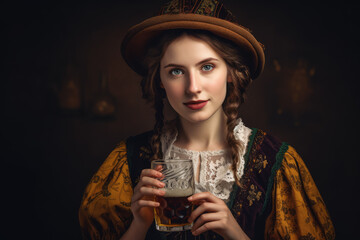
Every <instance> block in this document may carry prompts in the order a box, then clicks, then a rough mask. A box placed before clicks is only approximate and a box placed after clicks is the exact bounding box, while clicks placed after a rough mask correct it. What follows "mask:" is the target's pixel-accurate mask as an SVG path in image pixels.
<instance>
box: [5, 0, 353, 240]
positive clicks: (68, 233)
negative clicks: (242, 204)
mask: <svg viewBox="0 0 360 240" xmlns="http://www.w3.org/2000/svg"><path fill="white" fill-rule="evenodd" d="M159 2H160V1H126V3H124V2H121V1H116V2H115V1H112V2H109V1H108V2H101V3H96V2H86V3H85V2H81V3H80V2H76V3H75V2H72V3H70V2H63V1H58V2H55V3H54V2H52V1H48V2H37V1H35V2H34V1H27V2H25V1H23V2H21V1H20V2H19V1H18V2H15V1H13V2H12V3H6V4H5V3H2V6H1V18H2V23H5V25H4V26H3V28H2V32H3V34H2V40H3V43H2V59H3V64H2V66H3V70H2V75H3V77H2V81H1V84H2V87H1V103H2V104H1V105H2V106H1V112H2V113H3V114H2V118H1V126H2V130H1V136H2V139H3V141H2V142H3V143H2V147H3V150H2V156H3V157H2V161H3V163H4V164H2V168H1V173H2V174H1V182H2V185H1V186H2V187H1V188H2V189H1V192H2V194H1V196H2V197H1V199H2V201H3V204H2V208H3V210H2V213H3V214H2V223H1V225H0V226H1V229H0V239H20V238H23V237H26V238H30V239H80V238H81V237H80V230H79V224H78V217H77V211H78V208H79V205H80V201H81V197H82V193H83V191H84V188H85V186H86V184H87V182H88V181H89V180H90V178H91V176H92V175H93V174H94V173H95V171H96V170H97V169H98V167H99V166H100V164H101V163H102V162H103V160H104V159H105V158H106V156H107V154H108V153H109V152H110V151H111V150H112V149H113V147H114V146H115V145H116V144H117V143H118V142H119V141H121V140H123V139H125V138H126V137H127V136H130V135H135V134H138V133H141V132H143V131H145V130H148V129H151V128H152V126H153V122H154V121H153V111H152V109H151V108H150V107H149V105H147V104H146V103H145V102H144V101H143V100H142V99H141V93H140V88H139V81H140V78H139V76H137V75H136V74H135V73H134V72H132V71H131V70H130V69H129V67H128V66H127V65H126V64H125V63H124V61H123V59H122V58H121V55H120V42H121V39H122V37H123V36H124V34H125V31H126V30H127V29H128V28H129V27H130V26H132V25H133V24H136V23H138V22H140V21H141V20H143V19H144V18H146V17H148V16H151V15H152V13H153V12H156V11H157V9H158V7H159V6H160V4H159ZM153 3H157V4H156V5H153ZM355 4H356V3H355V2H353V3H346V2H340V1H334V2H333V3H330V2H326V4H320V3H319V4H317V3H316V2H314V1H313V2H300V1H296V2H295V3H293V2H290V3H286V4H280V3H269V2H261V1H235V0H228V1H225V5H226V6H227V7H228V8H230V9H231V10H232V12H233V13H234V14H235V15H236V16H237V17H238V20H239V22H240V23H241V24H242V25H244V26H246V27H248V28H250V29H252V31H253V34H254V35H255V36H256V38H257V39H258V40H259V41H261V42H262V43H263V44H264V45H265V46H266V52H265V53H266V64H267V65H266V67H265V70H264V73H263V74H262V75H261V76H260V78H258V79H256V80H255V82H254V83H253V85H252V86H251V87H250V88H249V91H248V99H247V102H246V103H245V104H244V105H243V106H242V109H241V117H242V118H243V120H244V122H245V124H246V125H247V126H248V127H257V128H261V129H264V130H266V131H268V132H270V133H271V134H273V135H276V136H278V137H279V138H281V139H282V140H283V141H286V142H288V143H290V144H291V145H292V146H294V147H295V148H296V149H297V151H298V152H299V153H300V155H301V156H302V157H303V159H304V161H305V163H306V164H307V166H308V168H309V170H310V172H311V173H312V175H313V178H314V180H315V182H316V184H317V186H318V188H319V190H320V192H321V194H322V196H323V198H324V201H325V203H326V204H327V207H328V210H329V212H330V215H331V217H332V219H333V222H334V225H335V230H336V233H337V239H347V238H350V237H351V236H356V235H355V234H356V233H357V231H356V229H357V227H358V222H359V221H358V215H359V207H358V200H357V196H358V194H357V192H358V185H357V184H358V182H359V181H358V173H359V156H358V155H357V152H358V151H357V150H356V149H357V147H358V146H357V144H356V143H357V135H358V130H359V125H358V121H359V117H358V114H357V113H358V110H359V102H360V101H359V96H358V83H357V82H358V81H359V77H358V75H357V69H358V63H359V61H358V56H357V54H358V53H359V51H358V50H359V44H358V40H359V38H358V37H356V36H355V35H356V31H357V30H358V28H359V26H357V25H356V23H355V21H356V19H357V17H356V16H355V15H356V14H357V13H358V12H359V7H357V6H355ZM69 69H70V70H69ZM101 74H104V75H105V76H106V77H107V79H108V84H109V92H110V94H111V95H112V96H113V97H114V98H115V99H116V102H115V103H116V106H117V109H116V113H115V114H114V115H113V116H112V117H110V118H107V119H98V118H95V117H94V116H93V115H92V114H91V106H92V105H91V103H92V101H93V99H94V97H95V96H96V95H97V93H98V91H99V87H98V86H99V76H100V75H101ZM69 79H72V80H73V83H74V84H75V90H76V91H77V92H76V93H77V94H78V95H76V96H78V98H77V99H80V100H79V101H80V103H81V106H80V108H78V109H75V110H69V109H66V107H60V105H59V101H60V98H61V96H63V95H61V93H62V92H64V91H65V92H66V89H65V90H64V86H66V83H67V81H68V80H69ZM79 101H78V102H79Z"/></svg>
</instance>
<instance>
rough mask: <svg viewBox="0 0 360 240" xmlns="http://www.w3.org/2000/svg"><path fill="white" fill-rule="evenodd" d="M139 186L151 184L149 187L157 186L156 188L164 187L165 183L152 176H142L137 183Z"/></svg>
mask: <svg viewBox="0 0 360 240" xmlns="http://www.w3.org/2000/svg"><path fill="white" fill-rule="evenodd" d="M138 185H140V186H151V187H157V188H163V187H165V183H163V182H161V181H159V180H157V179H155V178H152V177H146V176H145V177H143V178H142V179H141V181H140V182H139V183H138Z"/></svg>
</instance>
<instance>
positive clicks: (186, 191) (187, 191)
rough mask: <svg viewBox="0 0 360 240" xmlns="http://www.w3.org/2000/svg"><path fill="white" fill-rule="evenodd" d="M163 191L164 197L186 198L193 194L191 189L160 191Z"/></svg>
mask: <svg viewBox="0 0 360 240" xmlns="http://www.w3.org/2000/svg"><path fill="white" fill-rule="evenodd" d="M162 190H164V191H165V195H164V197H188V196H190V195H193V194H194V190H193V189H192V188H187V189H162Z"/></svg>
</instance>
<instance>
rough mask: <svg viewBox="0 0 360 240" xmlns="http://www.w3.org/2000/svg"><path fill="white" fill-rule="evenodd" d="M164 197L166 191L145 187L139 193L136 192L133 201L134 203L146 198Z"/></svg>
mask: <svg viewBox="0 0 360 240" xmlns="http://www.w3.org/2000/svg"><path fill="white" fill-rule="evenodd" d="M164 195H165V191H164V190H161V189H156V188H152V187H146V186H143V187H141V188H139V190H138V191H136V192H134V195H133V197H132V199H131V201H132V202H135V201H138V200H139V199H141V198H143V197H144V196H164Z"/></svg>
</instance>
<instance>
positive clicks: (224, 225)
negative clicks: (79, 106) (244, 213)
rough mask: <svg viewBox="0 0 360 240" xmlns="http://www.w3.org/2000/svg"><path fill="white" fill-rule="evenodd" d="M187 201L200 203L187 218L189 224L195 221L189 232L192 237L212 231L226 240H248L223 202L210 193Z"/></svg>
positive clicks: (195, 195) (203, 193) (198, 195)
mask: <svg viewBox="0 0 360 240" xmlns="http://www.w3.org/2000/svg"><path fill="white" fill-rule="evenodd" d="M188 200H189V201H190V202H193V203H197V202H198V203H200V205H199V206H198V207H197V208H196V209H195V210H194V211H193V212H192V214H191V216H190V218H189V222H192V221H195V220H196V221H195V222H194V226H193V227H192V230H191V231H192V233H193V235H195V236H197V235H199V234H201V233H204V232H206V231H208V230H212V231H214V232H216V233H217V234H219V235H221V236H222V237H223V238H224V239H227V240H230V239H249V238H248V236H246V234H245V233H244V231H243V230H242V229H241V227H240V226H239V224H238V223H237V221H236V220H235V218H234V216H233V215H232V213H231V211H230V209H229V208H228V207H227V205H226V204H225V202H224V201H223V200H221V199H219V198H217V197H215V196H214V195H213V194H211V193H210V192H202V193H196V194H194V195H193V196H191V197H189V198H188Z"/></svg>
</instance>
